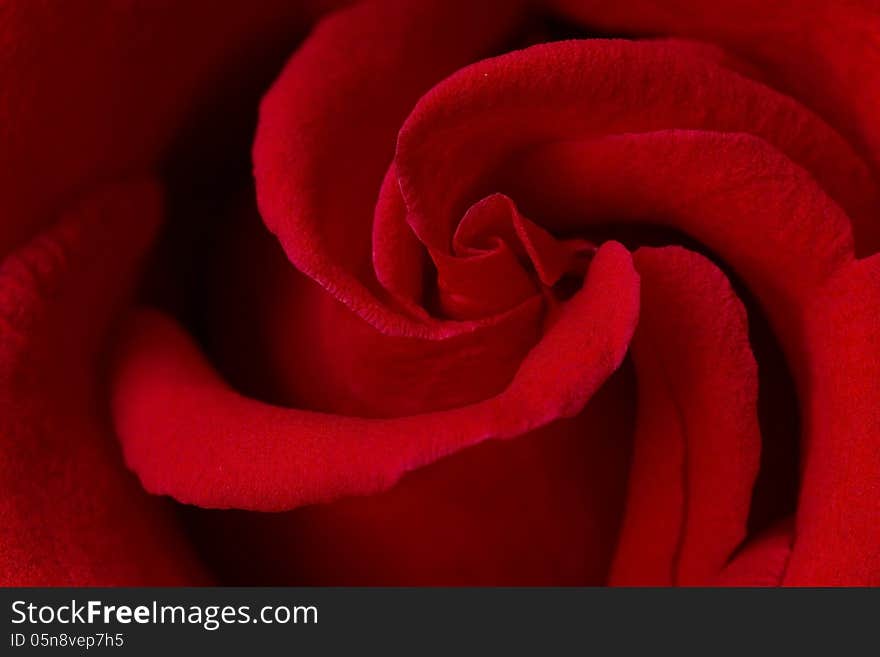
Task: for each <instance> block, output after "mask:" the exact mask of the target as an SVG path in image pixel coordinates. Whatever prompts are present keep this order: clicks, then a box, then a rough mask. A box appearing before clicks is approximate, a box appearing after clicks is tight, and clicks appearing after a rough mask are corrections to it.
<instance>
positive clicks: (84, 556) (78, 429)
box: [0, 182, 207, 586]
mask: <svg viewBox="0 0 880 657" xmlns="http://www.w3.org/2000/svg"><path fill="white" fill-rule="evenodd" d="M160 196H161V195H160V194H159V193H158V190H157V187H156V186H155V184H152V183H149V182H133V183H125V184H118V185H110V186H108V187H106V188H104V189H102V190H100V191H98V192H96V193H94V194H93V195H91V196H89V197H88V198H86V199H85V200H83V201H81V202H80V203H78V204H76V205H75V206H73V207H72V208H71V209H70V210H69V211H68V212H67V213H65V215H64V216H63V217H62V218H61V220H60V221H59V223H58V224H56V225H55V226H53V227H52V229H50V230H49V231H47V232H46V233H44V234H43V235H41V236H40V237H38V238H36V239H35V240H34V241H32V242H31V243H30V244H28V245H26V246H25V247H22V248H21V249H20V250H18V251H16V252H14V253H13V254H12V255H10V256H9V257H8V258H7V259H6V260H5V261H4V262H3V264H2V266H0V436H2V449H0V482H2V486H0V491H2V494H0V544H2V545H3V549H2V550H0V582H2V583H3V584H4V585H12V584H16V585H29V586H34V585H62V584H63V585H92V586H95V585H114V584H115V585H128V586H132V585H139V586H144V585H158V584H163V585H177V586H179V585H186V584H199V583H205V582H206V581H207V577H206V575H205V572H204V570H203V569H202V567H201V565H200V564H199V563H198V561H197V560H196V558H195V557H194V555H193V552H192V549H191V548H190V546H189V545H188V543H187V542H186V540H185V539H184V538H183V536H182V533H181V532H180V530H179V528H178V526H177V524H176V522H175V519H174V516H173V515H171V512H170V509H169V508H168V507H167V506H166V505H165V504H164V503H163V502H161V501H160V500H157V499H155V498H151V497H149V496H148V495H147V494H146V493H144V491H143V490H142V489H141V487H140V486H139V485H138V483H137V481H136V480H135V478H134V477H132V476H131V475H130V474H129V473H127V472H126V471H125V466H124V463H123V462H122V458H121V456H120V454H119V447H118V445H117V443H116V441H115V440H114V438H113V435H112V432H111V429H110V426H109V418H108V417H107V415H106V410H105V406H104V404H103V393H104V391H105V383H106V382H105V381H104V379H103V377H102V376H101V374H102V370H101V364H102V358H103V352H102V343H103V342H104V341H105V340H106V336H107V332H108V325H109V324H110V322H111V320H112V318H113V315H114V311H115V310H116V309H117V307H118V304H119V302H120V299H121V297H123V296H124V295H125V293H126V291H127V290H128V288H129V287H130V286H131V283H132V279H133V277H134V276H135V274H136V270H137V267H136V264H137V262H138V261H139V260H140V258H141V256H142V255H143V253H144V251H145V250H146V248H147V247H148V245H149V243H150V241H151V238H152V236H153V233H154V232H155V229H156V226H157V224H158V217H159V214H160V211H161V201H160Z"/></svg>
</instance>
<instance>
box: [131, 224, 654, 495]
mask: <svg viewBox="0 0 880 657" xmlns="http://www.w3.org/2000/svg"><path fill="white" fill-rule="evenodd" d="M637 297H638V294H637V279H636V276H635V273H634V271H633V269H632V264H631V261H630V258H629V255H628V253H627V252H626V251H625V250H624V249H623V248H622V247H621V246H620V245H617V244H614V243H610V242H609V243H607V244H606V245H605V246H604V247H603V248H602V249H601V250H600V251H599V252H598V253H597V254H596V257H595V259H594V261H593V263H592V265H591V267H590V271H589V273H588V275H587V279H586V281H585V284H584V287H583V289H582V290H581V291H580V292H579V293H578V294H576V295H575V296H574V297H573V298H572V299H571V300H570V301H569V302H568V303H567V304H565V306H564V307H563V310H562V313H561V314H560V316H559V318H558V321H557V322H556V323H555V324H554V325H553V326H552V327H551V328H550V329H549V330H548V332H547V333H546V335H545V336H544V338H543V340H542V341H541V342H540V343H539V344H538V345H537V346H536V347H535V348H534V349H533V350H532V351H531V352H530V353H529V354H528V356H527V357H526V358H525V360H524V361H523V363H522V365H521V367H520V368H519V371H518V372H517V373H516V375H515V376H514V378H513V381H512V382H511V383H510V385H509V386H507V388H506V389H505V390H504V391H503V392H501V393H500V394H499V395H497V396H496V397H493V398H489V399H487V400H485V401H482V402H479V403H476V404H473V405H471V406H466V407H462V408H460V409H455V410H451V411H445V412H435V413H427V414H423V415H417V416H411V417H404V418H399V419H393V420H365V419H359V418H355V417H346V416H334V415H325V414H320V413H314V412H307V411H296V410H288V409H283V408H278V407H273V406H269V405H267V404H263V403H260V402H258V401H255V400H251V399H246V398H244V397H242V396H240V395H238V394H236V393H235V392H233V391H232V390H230V389H229V388H228V387H227V386H226V384H224V383H223V382H222V381H221V380H220V379H219V378H218V377H217V375H216V373H215V372H214V371H213V370H212V368H211V367H210V365H209V364H208V363H207V362H206V361H205V360H204V358H203V357H202V356H201V354H199V353H198V350H197V348H196V346H195V345H194V344H193V343H192V341H191V340H190V339H189V338H188V337H187V336H186V335H185V334H184V333H183V332H182V330H181V329H180V328H179V327H178V326H177V325H176V324H175V323H174V322H173V321H171V320H170V319H168V318H166V317H163V316H162V315H160V314H158V313H155V312H146V313H141V314H140V315H138V316H137V317H136V318H135V320H134V321H133V323H132V324H131V326H130V327H129V329H128V331H127V333H126V338H125V340H124V342H123V344H122V346H121V351H120V355H119V358H118V362H117V370H116V377H115V383H114V399H113V409H114V418H115V422H116V428H117V432H118V434H119V436H120V438H121V440H122V444H123V447H124V451H125V454H126V459H127V461H128V463H129V465H130V467H131V468H132V469H133V470H134V471H135V472H137V474H138V475H139V476H140V478H141V481H142V482H143V484H144V486H145V487H146V488H147V489H148V490H150V491H151V492H154V493H162V494H169V495H172V496H173V497H175V498H176V499H178V500H179V501H182V502H186V503H191V504H197V505H200V506H208V507H236V508H244V509H255V510H284V509H291V508H294V507H297V506H300V505H302V504H308V503H312V502H319V501H328V500H332V499H335V498H338V497H340V496H343V495H351V494H369V493H375V492H378V491H381V490H385V489H387V488H388V487H390V486H391V485H392V484H393V483H394V482H396V481H397V480H398V479H399V478H400V476H401V475H402V474H403V473H404V472H406V471H408V470H412V469H414V468H417V467H419V466H422V465H425V464H427V463H431V462H433V461H435V460H437V459H438V458H440V457H441V456H444V455H446V454H451V453H453V452H455V451H457V450H459V449H461V448H463V447H466V446H469V445H474V444H476V443H478V442H481V441H483V440H485V439H487V438H499V437H510V436H514V435H519V434H521V433H524V432H526V431H528V430H530V429H533V428H535V427H538V426H541V425H543V424H546V423H548V422H550V421H552V420H555V419H557V418H559V417H563V416H572V415H574V414H576V413H578V412H580V410H581V409H582V408H583V406H584V404H585V403H586V401H587V400H588V399H589V398H590V396H591V395H592V394H593V392H595V390H597V389H598V388H599V386H600V385H601V384H602V383H603V382H604V381H605V379H606V378H607V377H608V376H609V375H610V374H611V373H612V372H613V371H614V370H616V369H617V367H618V366H619V365H620V363H621V361H622V359H623V356H624V353H625V351H626V348H627V344H628V342H629V338H630V337H631V335H632V331H633V329H634V326H635V321H636V314H637V308H638V298H637Z"/></svg>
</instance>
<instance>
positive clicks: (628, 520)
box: [611, 247, 761, 585]
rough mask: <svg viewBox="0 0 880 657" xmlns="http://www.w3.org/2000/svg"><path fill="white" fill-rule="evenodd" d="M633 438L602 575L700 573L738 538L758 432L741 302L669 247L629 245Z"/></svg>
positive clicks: (639, 577)
mask: <svg viewBox="0 0 880 657" xmlns="http://www.w3.org/2000/svg"><path fill="white" fill-rule="evenodd" d="M635 262H636V267H637V269H638V271H639V275H640V277H641V281H642V295H641V300H642V302H641V315H640V320H639V326H638V329H637V331H636V335H635V336H634V338H633V345H632V349H633V359H634V362H635V367H636V378H637V380H638V399H639V407H638V416H637V419H636V439H635V440H636V442H635V447H634V454H633V464H632V470H631V474H630V489H629V498H628V501H627V508H626V513H625V516H624V522H623V528H622V530H621V537H620V544H619V546H618V549H617V553H616V555H615V561H614V566H613V568H612V575H611V582H612V583H613V584H641V585H646V584H652V585H672V584H685V585H689V584H700V583H702V584H706V583H710V582H711V581H712V579H714V578H715V577H716V576H717V575H718V574H719V573H720V572H721V570H722V569H723V567H724V566H725V564H726V563H727V560H728V559H729V558H730V556H731V554H732V553H733V551H734V550H735V549H736V547H737V546H738V545H739V544H740V543H741V542H742V540H743V539H744V538H745V532H746V522H747V519H748V514H749V504H750V501H751V494H752V485H753V483H754V480H755V476H756V475H757V471H758V462H759V454H760V444H761V437H760V431H759V428H758V416H757V408H756V401H757V391H758V380H757V368H756V365H755V361H754V357H753V356H752V353H751V351H750V349H749V343H748V334H747V326H746V315H745V309H744V308H743V306H742V304H741V303H740V302H739V300H738V299H737V298H736V296H735V294H734V293H733V290H732V289H731V288H730V285H729V283H728V282H727V280H726V279H725V277H724V275H723V274H722V273H721V272H720V271H719V270H718V269H716V268H715V267H714V266H713V265H711V263H709V262H708V261H707V260H706V259H704V258H703V257H702V256H698V255H696V254H694V253H691V252H689V251H685V250H684V249H681V248H678V247H668V248H663V249H644V248H643V249H639V251H637V252H636V254H635Z"/></svg>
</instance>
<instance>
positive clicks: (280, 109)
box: [0, 0, 880, 586]
mask: <svg viewBox="0 0 880 657" xmlns="http://www.w3.org/2000/svg"><path fill="white" fill-rule="evenodd" d="M0 1H2V0H0ZM343 5H346V6H343ZM349 5H350V6H349ZM319 18H320V20H318V19H319ZM37 26H41V27H40V28H39V30H38V29H37ZM38 33H39V35H40V37H39V39H38V38H37V37H36V35H37V34H38ZM878 44H880V5H877V3H876V2H874V0H864V1H861V0H859V1H856V0H853V1H851V2H850V1H848V2H831V1H830V0H807V1H805V2H799V3H794V2H781V3H767V2H753V1H751V0H747V1H745V2H733V1H732V0H730V1H728V0H721V1H720V2H715V3H709V4H707V3H700V2H696V1H695V0H676V1H675V2H668V3H652V2H643V1H641V0H621V1H620V2H614V3H607V2H596V1H592V0H546V1H537V0H534V1H527V0H515V1H509V0H487V1H486V2H478V3H474V2H468V1H466V0H424V1H420V2H411V1H408V0H362V1H360V2H351V3H344V2H309V3H284V2H278V3H276V2H268V3H250V4H247V3H244V4H243V3H219V5H218V4H216V3H207V2H194V3H186V4H185V6H183V7H178V6H177V5H176V4H173V3H170V2H165V1H162V2H158V3H142V2H137V1H136V0H126V1H124V2H120V3H110V2H106V3H105V2H99V3H93V4H91V5H89V6H88V7H79V8H75V7H74V6H73V5H71V6H70V7H67V6H65V7H59V6H57V4H52V3H48V2H42V1H38V2H33V3H15V4H14V3H12V2H9V3H7V4H0V89H14V90H16V91H15V93H12V94H7V93H6V92H5V91H0V146H2V147H0V213H2V214H3V216H4V217H7V218H8V219H5V220H4V223H3V225H2V227H0V254H4V255H5V259H4V260H3V262H2V264H0V411H2V412H0V441H2V442H0V472H2V475H3V477H2V479H0V481H2V484H0V485H2V491H0V492H2V493H3V495H2V497H0V500H2V501H0V526H2V530H0V532H2V534H3V536H2V546H3V550H2V552H0V577H2V580H3V582H4V583H7V582H8V583H21V584H40V583H82V584H104V583H109V584H115V583H120V584H140V583H145V584H160V583H162V584H165V583H168V584H201V583H210V582H221V583H232V584H292V585H296V584H299V585H312V584H318V585H321V584H323V585H355V584H356V585H468V584H471V585H477V584H479V585H493V584H503V585H572V584H581V585H584V584H589V585H599V584H611V585H624V586H633V585H659V586H670V585H685V586H693V585H735V586H739V585H749V586H777V585H842V584H855V585H868V584H875V585H876V584H880V456H878V455H880V414H878V409H880V347H878V345H880V320H878V318H880V260H878V257H880V256H878V255H875V254H876V253H877V251H878V250H880V185H878V179H880V178H878V176H880V128H878V125H880V122H878V119H880V113H878V110H877V107H878V105H880V75H878V74H877V72H876V70H875V69H878V68H880V66H878V64H880V61H878V52H880V49H878V48H877V45H878ZM248 152H249V153H250V160H249V159H248V157H247V153H248ZM7 254H8V255H7ZM126 468H127V469H126ZM129 471H130V472H129ZM150 494H152V495H154V496H155V497H151V496H150ZM168 498H170V499H168ZM232 537H234V538H232Z"/></svg>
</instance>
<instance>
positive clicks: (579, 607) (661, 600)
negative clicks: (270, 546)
mask: <svg viewBox="0 0 880 657" xmlns="http://www.w3.org/2000/svg"><path fill="white" fill-rule="evenodd" d="M0 594H2V604H3V607H4V611H3V614H2V615H3V618H4V636H3V637H2V643H0V646H2V647H0V654H2V655H7V654H8V655H17V654H22V655H24V654H34V653H45V652H46V651H49V652H51V653H52V654H96V653H111V654H119V655H123V654H125V655H128V654H132V655H136V654H150V655H157V654H161V652H164V654H169V655H175V654H208V651H210V652H211V653H214V654H238V655H241V654H254V655H270V654H284V655H291V654H303V655H335V654H340V655H361V654H365V655H372V654H379V655H383V656H384V655H396V654H400V655H422V654H426V653H427V654H449V655H461V654H481V655H506V654H534V655H581V656H583V655H593V654H596V655H606V654H612V655H616V654H630V653H632V654H654V653H660V654H664V652H665V651H668V650H676V649H680V648H691V649H697V650H698V651H699V652H700V653H701V654H709V655H711V654H715V653H716V652H718V651H725V652H726V651H727V650H730V649H731V648H733V647H737V649H738V650H740V651H744V654H746V655H750V654H752V653H754V652H757V653H759V654H764V653H765V652H766V651H768V650H771V649H772V650H774V651H775V650H779V651H781V654H790V653H791V652H792V651H793V650H794V649H796V648H798V647H799V646H802V647H803V649H804V650H809V651H810V653H811V654H812V653H814V652H815V651H816V650H820V653H819V654H844V653H842V652H841V650H842V649H843V648H844V647H845V646H847V645H853V646H862V648H863V649H862V650H859V653H861V652H865V654H876V653H874V652H873V651H876V649H877V642H878V639H880V632H878V627H880V623H878V619H880V590H878V589H725V590H721V589H677V590H676V589H585V588H580V589H575V588H571V589H549V588H533V589H504V588H495V589H488V588H485V589H468V588H435V589H415V588H398V589H393V588H361V589H355V588H352V589H347V588H338V589H333V588H202V589H198V588H192V589H182V588H176V589H163V588H154V589H150V588H138V589H125V588H55V589H34V588H20V589H16V588H5V589H0ZM90 601H91V606H90V605H89V603H90ZM28 605H32V606H31V607H29V606H28ZM163 606H164V607H166V609H165V610H164V611H163V609H162V607H163ZM114 607H115V609H114ZM120 607H122V609H121V610H120ZM177 607H182V608H183V610H184V612H185V616H186V620H184V618H183V616H181V613H180V610H179V609H177ZM224 607H227V608H228V609H232V610H233V611H228V610H227V613H226V615H225V617H224V616H223V608H224ZM241 607H247V612H246V614H244V613H243V612H242V610H241ZM266 607H270V609H268V610H266V609H265V608H266ZM92 609H94V610H95V611H94V612H92V611H91V610H92ZM59 613H60V620H61V621H65V622H59V616H58V614H59ZM91 613H93V615H91V616H90V614H91ZM41 617H42V621H41V620H40V619H41ZM160 617H161V619H162V621H164V622H160ZM71 619H73V620H75V622H70V621H71ZM285 621H286V622H285ZM860 637H861V638H860ZM119 643H121V645H118V644H119ZM34 644H36V645H34ZM823 646H824V648H823ZM823 649H827V650H832V652H831V653H824V652H821V651H822V650H823ZM845 654H850V653H848V652H847V653H845ZM852 654H857V653H852Z"/></svg>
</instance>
